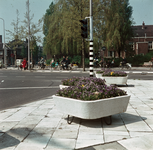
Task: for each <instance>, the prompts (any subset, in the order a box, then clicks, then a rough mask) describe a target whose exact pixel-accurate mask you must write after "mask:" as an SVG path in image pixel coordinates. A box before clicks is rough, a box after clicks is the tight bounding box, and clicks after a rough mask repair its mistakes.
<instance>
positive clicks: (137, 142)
mask: <svg viewBox="0 0 153 150" xmlns="http://www.w3.org/2000/svg"><path fill="white" fill-rule="evenodd" d="M152 139H153V134H152V135H145V136H140V137H136V138H131V139H127V140H122V141H118V143H120V144H121V145H122V146H124V147H125V148H126V149H128V150H152V149H153V142H152Z"/></svg>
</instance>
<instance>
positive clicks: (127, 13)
mask: <svg viewBox="0 0 153 150" xmlns="http://www.w3.org/2000/svg"><path fill="white" fill-rule="evenodd" d="M106 4H107V5H105V7H104V18H105V25H104V31H103V32H104V36H103V37H104V38H103V40H104V44H105V45H106V47H107V49H115V50H116V51H117V52H118V54H119V57H120V52H121V51H124V50H125V49H126V41H127V40H130V38H131V37H132V35H133V32H132V28H131V25H132V23H133V22H132V19H131V17H132V7H131V6H129V0H115V1H114V0H108V1H106Z"/></svg>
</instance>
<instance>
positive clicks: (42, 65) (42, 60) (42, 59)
mask: <svg viewBox="0 0 153 150" xmlns="http://www.w3.org/2000/svg"><path fill="white" fill-rule="evenodd" d="M40 66H41V68H43V69H44V67H45V66H44V58H43V57H41V59H40Z"/></svg>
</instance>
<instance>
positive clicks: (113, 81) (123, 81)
mask: <svg viewBox="0 0 153 150" xmlns="http://www.w3.org/2000/svg"><path fill="white" fill-rule="evenodd" d="M100 78H101V79H103V80H104V79H105V81H106V83H107V84H121V85H122V84H127V79H128V76H125V77H113V76H112V77H108V76H101V77H100Z"/></svg>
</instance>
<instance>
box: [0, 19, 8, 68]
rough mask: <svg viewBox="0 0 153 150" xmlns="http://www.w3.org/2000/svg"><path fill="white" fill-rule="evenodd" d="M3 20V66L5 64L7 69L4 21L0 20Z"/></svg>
mask: <svg viewBox="0 0 153 150" xmlns="http://www.w3.org/2000/svg"><path fill="white" fill-rule="evenodd" d="M0 19H2V20H3V32H4V35H3V36H4V64H5V68H7V63H6V55H7V54H6V48H5V21H4V19H3V18H0Z"/></svg>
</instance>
